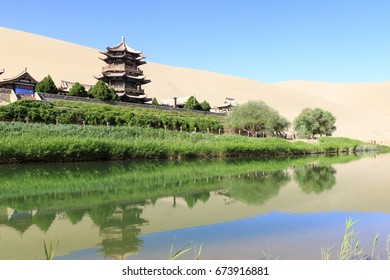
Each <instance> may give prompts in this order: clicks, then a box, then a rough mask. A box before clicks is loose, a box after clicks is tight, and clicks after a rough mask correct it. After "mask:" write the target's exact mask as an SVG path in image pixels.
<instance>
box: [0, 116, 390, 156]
mask: <svg viewBox="0 0 390 280" xmlns="http://www.w3.org/2000/svg"><path fill="white" fill-rule="evenodd" d="M0 135H2V137H1V138H0V162H3V163H12V162H39V161H41V162H44V161H46V162H55V161H88V160H126V159H148V158H160V159H181V158H216V157H218V158H223V157H232V156H259V155H261V156H265V155H266V156H276V155H304V154H320V153H338V152H351V151H358V150H370V149H372V150H376V149H378V146H374V145H369V144H364V143H362V142H360V141H358V140H352V139H347V138H325V137H324V138H321V139H320V140H319V141H318V143H306V142H302V141H295V142H291V141H287V140H284V139H278V138H264V139H259V138H246V137H241V136H236V135H215V134H208V133H206V134H202V133H187V132H180V131H165V130H164V129H148V128H137V127H126V126H115V127H114V126H109V127H107V126H81V125H46V124H25V123H16V122H12V123H6V122H0ZM383 149H386V148H385V147H384V148H383Z"/></svg>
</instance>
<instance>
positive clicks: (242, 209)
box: [0, 155, 390, 259]
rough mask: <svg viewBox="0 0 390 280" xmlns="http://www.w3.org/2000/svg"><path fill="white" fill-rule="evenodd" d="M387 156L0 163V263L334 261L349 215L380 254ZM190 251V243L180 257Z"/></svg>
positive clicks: (387, 227) (389, 178) (386, 221)
mask: <svg viewBox="0 0 390 280" xmlns="http://www.w3.org/2000/svg"><path fill="white" fill-rule="evenodd" d="M388 170H390V156H389V155H371V156H356V155H342V156H332V157H305V158H272V159H246V160H240V159H232V160H207V161H174V162H172V161H171V162H168V161H149V162H145V161H137V162H90V163H66V164H38V165H37V164H34V165H15V166H7V165H4V166H2V168H1V169H0V178H1V182H0V191H1V193H0V259H36V258H43V257H44V255H43V240H46V242H48V243H50V242H53V243H54V244H55V243H57V241H59V245H58V247H57V249H56V258H58V259H123V258H125V259H167V258H168V256H169V251H170V247H171V245H172V243H173V244H174V248H175V250H179V249H180V248H182V247H183V246H185V245H186V244H187V243H188V242H191V241H192V243H191V245H190V246H191V247H193V248H194V247H196V248H199V246H200V245H201V244H202V246H203V249H202V253H201V258H202V259H264V258H278V259H321V253H320V249H321V247H326V246H333V254H332V258H336V253H337V251H338V249H339V245H340V241H341V239H342V236H343V233H344V223H345V220H346V219H347V218H349V217H351V218H353V219H354V220H358V222H357V223H356V225H355V226H354V229H355V231H356V232H357V233H358V238H359V239H360V240H361V241H362V246H364V247H365V248H366V251H367V254H368V253H369V254H371V244H372V241H373V238H374V236H375V234H376V233H379V234H380V238H379V242H378V246H377V249H376V253H375V254H376V256H379V257H380V258H387V255H386V239H387V235H388V234H390V215H389V213H390V203H389V199H388V198H389V197H390V188H389V186H390V175H389V174H388ZM184 258H187V259H193V258H194V250H192V251H191V252H188V253H187V254H186V255H184Z"/></svg>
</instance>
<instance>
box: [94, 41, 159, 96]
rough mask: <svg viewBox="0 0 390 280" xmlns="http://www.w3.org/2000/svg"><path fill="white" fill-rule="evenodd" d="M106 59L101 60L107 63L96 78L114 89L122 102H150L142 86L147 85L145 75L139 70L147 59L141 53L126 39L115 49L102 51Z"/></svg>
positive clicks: (109, 48) (147, 81) (108, 48)
mask: <svg viewBox="0 0 390 280" xmlns="http://www.w3.org/2000/svg"><path fill="white" fill-rule="evenodd" d="M100 53H101V54H103V55H104V56H105V57H104V58H101V59H102V60H103V61H105V62H106V63H107V65H106V66H103V69H102V73H101V74H100V75H99V76H95V78H96V79H98V80H102V81H104V82H105V83H107V84H108V86H109V87H111V88H113V89H114V90H115V92H116V94H117V95H118V96H119V98H120V99H121V100H122V101H128V102H136V103H144V102H147V101H150V100H151V99H150V98H147V97H146V94H145V92H144V89H142V85H144V84H147V83H149V82H150V80H147V79H146V78H145V76H144V73H143V71H142V70H141V69H139V66H140V65H143V64H145V63H146V62H145V61H143V59H144V58H145V57H144V56H142V55H141V53H142V52H141V51H136V50H134V49H132V48H130V47H129V46H127V45H126V43H125V37H122V42H121V43H120V44H119V45H117V46H115V47H112V48H111V47H107V50H106V51H100Z"/></svg>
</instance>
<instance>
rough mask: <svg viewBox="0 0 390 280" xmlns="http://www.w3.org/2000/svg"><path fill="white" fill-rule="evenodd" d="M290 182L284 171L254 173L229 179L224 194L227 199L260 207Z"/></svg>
mask: <svg viewBox="0 0 390 280" xmlns="http://www.w3.org/2000/svg"><path fill="white" fill-rule="evenodd" d="M289 181H290V176H289V175H288V173H287V172H285V171H282V170H280V171H276V172H269V173H267V172H254V173H249V174H245V175H240V176H239V177H235V178H231V179H230V180H229V181H228V184H227V190H226V192H225V193H224V194H225V195H228V196H229V197H231V198H233V199H236V200H241V201H244V202H246V203H248V204H257V205H262V204H264V203H265V202H266V201H267V200H268V199H270V198H272V197H274V196H276V195H277V194H278V193H279V190H280V188H281V187H282V186H283V185H285V184H287V183H288V182H289Z"/></svg>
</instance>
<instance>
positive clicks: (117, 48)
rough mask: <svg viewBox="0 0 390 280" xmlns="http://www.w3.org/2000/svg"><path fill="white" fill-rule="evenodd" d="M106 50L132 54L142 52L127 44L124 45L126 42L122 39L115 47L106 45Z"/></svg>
mask: <svg viewBox="0 0 390 280" xmlns="http://www.w3.org/2000/svg"><path fill="white" fill-rule="evenodd" d="M107 50H108V51H112V52H116V51H122V52H123V51H126V52H129V53H133V54H141V53H142V52H141V51H136V50H134V49H132V48H130V47H129V46H127V45H126V43H125V42H124V41H122V42H121V43H120V44H119V45H117V46H115V47H107Z"/></svg>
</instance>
